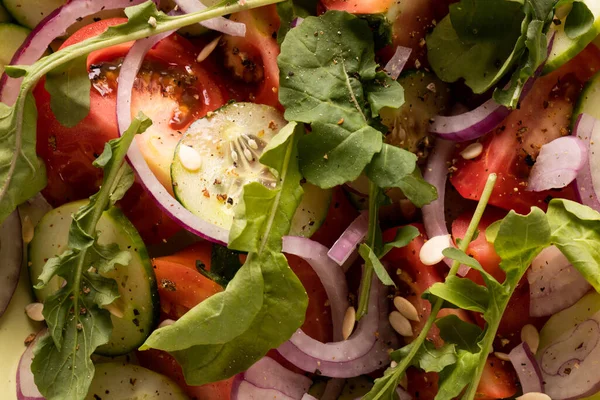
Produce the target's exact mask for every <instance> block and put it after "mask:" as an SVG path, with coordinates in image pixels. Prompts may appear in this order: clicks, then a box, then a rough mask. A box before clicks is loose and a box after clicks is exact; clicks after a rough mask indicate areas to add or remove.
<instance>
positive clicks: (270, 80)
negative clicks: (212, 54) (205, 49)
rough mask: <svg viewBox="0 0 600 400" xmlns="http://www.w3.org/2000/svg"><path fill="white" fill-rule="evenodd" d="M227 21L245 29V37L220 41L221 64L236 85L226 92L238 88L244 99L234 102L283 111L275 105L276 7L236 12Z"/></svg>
mask: <svg viewBox="0 0 600 400" xmlns="http://www.w3.org/2000/svg"><path fill="white" fill-rule="evenodd" d="M231 20H232V21H237V22H241V23H244V24H245V25H246V36H245V37H233V36H228V35H225V36H223V39H222V41H221V43H222V46H221V47H222V50H223V55H224V60H223V63H224V64H225V65H226V66H227V67H228V68H229V69H230V70H231V72H232V74H233V75H234V77H235V78H236V79H235V80H236V83H234V84H231V83H230V84H229V87H230V89H231V90H232V91H234V92H238V91H239V90H240V89H239V87H240V86H242V87H243V86H246V89H245V90H242V92H245V93H247V98H244V97H245V96H241V98H238V100H249V101H251V102H253V103H258V104H266V105H269V106H272V107H277V108H279V109H280V110H283V108H282V106H281V104H279V67H278V66H277V56H278V55H279V45H278V44H277V40H276V37H277V30H278V29H279V25H280V21H279V15H278V14H277V9H276V7H275V6H274V5H270V6H266V7H260V8H257V9H252V10H247V11H242V12H238V13H235V14H233V15H232V16H231ZM244 82H245V83H246V84H247V85H244Z"/></svg>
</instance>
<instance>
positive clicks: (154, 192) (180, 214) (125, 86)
mask: <svg viewBox="0 0 600 400" xmlns="http://www.w3.org/2000/svg"><path fill="white" fill-rule="evenodd" d="M170 33H172V32H166V33H163V34H160V35H156V36H152V37H150V38H147V39H143V40H139V41H137V42H136V43H135V44H134V45H133V46H132V47H131V49H130V50H129V53H127V56H126V57H125V59H124V60H123V65H122V66H121V72H120V73H119V86H118V88H117V121H118V124H119V134H122V133H123V132H124V131H125V130H126V129H127V128H128V127H129V125H130V124H131V93H132V90H133V84H134V82H135V78H136V76H137V73H138V71H139V69H140V66H141V64H142V61H143V60H144V57H145V56H146V53H147V52H148V51H149V50H150V49H151V48H152V47H153V46H154V45H155V44H156V43H158V42H159V41H160V40H162V39H163V38H165V37H167V36H168V35H169V34H170ZM142 111H143V110H142ZM127 158H128V159H129V163H130V164H131V166H132V167H133V169H134V170H135V171H136V173H137V175H138V177H139V179H140V182H141V183H142V185H143V186H144V188H145V189H146V190H147V191H148V193H149V194H150V195H151V196H152V197H153V198H154V200H155V201H156V203H157V204H158V206H159V207H160V208H161V209H162V210H163V211H164V212H165V214H167V215H168V216H169V217H171V218H172V219H173V220H174V221H176V222H177V223H179V224H180V225H181V226H182V227H184V228H185V229H187V230H188V231H190V232H192V233H194V234H195V235H198V236H200V237H202V238H205V239H208V240H211V241H213V242H217V243H221V244H225V243H227V241H228V238H229V231H227V230H225V229H222V228H220V227H217V226H215V225H213V224H211V223H209V222H206V221H204V220H202V219H200V218H198V217H197V216H195V215H194V214H192V213H191V212H190V211H188V210H187V209H185V208H184V207H183V206H182V205H181V204H180V203H179V202H178V201H177V200H176V199H175V198H174V197H173V196H171V194H170V193H169V192H168V191H167V190H166V189H165V188H164V187H163V185H162V184H161V183H160V182H159V181H158V179H157V178H156V176H154V174H153V173H152V171H151V170H150V167H149V166H148V163H147V162H146V160H145V159H144V156H143V155H142V152H141V150H140V148H139V146H138V144H137V141H135V140H134V141H133V143H132V144H131V147H129V151H128V152H127Z"/></svg>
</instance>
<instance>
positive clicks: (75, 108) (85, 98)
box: [45, 55, 92, 128]
mask: <svg viewBox="0 0 600 400" xmlns="http://www.w3.org/2000/svg"><path fill="white" fill-rule="evenodd" d="M45 87H46V90H47V91H48V93H50V108H51V109H52V113H53V114H54V116H55V117H56V119H57V120H58V122H60V124H61V125H64V126H66V127H69V128H72V127H74V126H75V125H77V124H78V123H79V122H81V121H82V120H83V119H84V118H85V117H86V116H87V115H88V113H89V111H90V88H91V87H92V84H91V83H90V78H89V76H88V71H87V55H84V56H81V57H79V58H76V59H74V60H72V61H70V62H68V63H66V64H63V65H61V66H60V67H58V68H56V69H54V70H52V71H50V72H48V73H47V74H46V85H45Z"/></svg>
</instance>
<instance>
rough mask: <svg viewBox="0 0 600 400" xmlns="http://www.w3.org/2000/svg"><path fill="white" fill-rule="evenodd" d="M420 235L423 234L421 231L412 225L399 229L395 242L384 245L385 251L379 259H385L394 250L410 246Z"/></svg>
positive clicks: (383, 250)
mask: <svg viewBox="0 0 600 400" xmlns="http://www.w3.org/2000/svg"><path fill="white" fill-rule="evenodd" d="M420 234H421V233H420V232H419V230H418V229H417V228H415V227H414V226H412V225H406V226H403V227H401V228H398V230H397V231H396V237H395V238H394V240H392V241H391V242H387V243H384V244H383V249H382V251H381V255H380V256H379V258H382V257H384V256H385V255H386V254H387V253H389V252H390V251H391V250H392V249H396V248H402V247H405V246H408V244H409V243H410V242H412V240H413V239H414V238H416V237H417V236H419V235H420Z"/></svg>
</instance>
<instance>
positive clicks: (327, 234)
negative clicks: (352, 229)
mask: <svg viewBox="0 0 600 400" xmlns="http://www.w3.org/2000/svg"><path fill="white" fill-rule="evenodd" d="M357 217H358V211H356V208H354V206H353V205H352V203H350V200H348V196H347V195H346V193H345V192H344V189H342V188H341V187H336V188H334V189H333V193H332V196H331V203H329V211H328V212H327V217H326V218H325V221H323V224H322V225H321V227H320V228H319V229H318V230H317V231H316V232H315V233H314V234H313V235H312V237H311V240H314V241H315V242H319V243H321V244H322V245H323V246H325V247H331V246H333V244H334V243H335V242H336V240H338V239H339V238H340V236H342V233H344V231H345V230H346V228H348V226H349V225H350V224H351V223H352V221H354V220H355V219H356V218H357Z"/></svg>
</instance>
